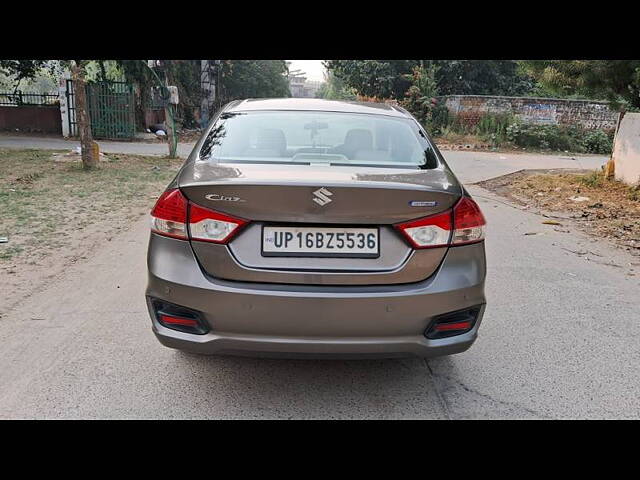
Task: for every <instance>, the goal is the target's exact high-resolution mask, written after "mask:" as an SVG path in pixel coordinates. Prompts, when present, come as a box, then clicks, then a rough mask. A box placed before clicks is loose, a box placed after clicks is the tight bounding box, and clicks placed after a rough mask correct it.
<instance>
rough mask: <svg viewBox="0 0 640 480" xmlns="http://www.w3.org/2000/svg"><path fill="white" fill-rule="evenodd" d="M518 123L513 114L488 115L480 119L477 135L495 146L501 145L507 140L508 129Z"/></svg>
mask: <svg viewBox="0 0 640 480" xmlns="http://www.w3.org/2000/svg"><path fill="white" fill-rule="evenodd" d="M514 123H516V118H515V115H513V114H512V113H487V114H485V115H483V116H482V117H481V118H480V121H479V122H478V124H477V125H476V127H475V133H476V134H477V135H479V136H481V137H483V138H485V139H487V140H489V141H490V142H491V143H492V144H493V145H500V144H501V143H504V142H505V141H506V140H507V128H509V126H510V125H513V124H514Z"/></svg>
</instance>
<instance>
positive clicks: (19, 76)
mask: <svg viewBox="0 0 640 480" xmlns="http://www.w3.org/2000/svg"><path fill="white" fill-rule="evenodd" d="M46 64H47V61H46V60H0V73H3V74H4V75H9V76H13V77H15V82H16V83H15V86H14V90H13V91H14V93H15V92H16V91H17V90H18V88H19V87H20V82H22V80H25V79H33V78H35V76H36V75H37V74H38V73H39V72H40V71H41V70H42V69H43V68H44V67H45V66H46Z"/></svg>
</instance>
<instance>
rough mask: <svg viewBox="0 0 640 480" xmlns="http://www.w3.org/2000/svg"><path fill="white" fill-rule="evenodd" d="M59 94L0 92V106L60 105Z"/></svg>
mask: <svg viewBox="0 0 640 480" xmlns="http://www.w3.org/2000/svg"><path fill="white" fill-rule="evenodd" d="M58 104H59V99H58V94H57V93H22V92H21V91H20V90H18V91H16V92H0V105H12V106H16V107H19V106H21V105H58Z"/></svg>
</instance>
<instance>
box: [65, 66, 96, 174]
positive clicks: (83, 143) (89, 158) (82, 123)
mask: <svg viewBox="0 0 640 480" xmlns="http://www.w3.org/2000/svg"><path fill="white" fill-rule="evenodd" d="M71 78H72V79H73V88H74V91H75V103H76V105H75V107H76V125H77V127H78V133H79V135H80V149H81V151H82V167H83V168H84V169H87V170H89V169H92V168H95V167H97V166H98V156H97V155H96V152H97V149H94V148H93V143H94V142H93V136H92V135H91V121H90V119H89V112H88V111H87V93H86V90H85V85H86V83H85V80H84V70H83V67H82V65H80V64H79V61H78V60H76V61H74V62H73V65H72V67H71Z"/></svg>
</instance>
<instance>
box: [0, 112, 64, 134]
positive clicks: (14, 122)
mask: <svg viewBox="0 0 640 480" xmlns="http://www.w3.org/2000/svg"><path fill="white" fill-rule="evenodd" d="M16 129H19V130H20V131H22V132H39V133H56V134H58V135H60V134H61V133H62V119H61V117H60V107H59V106H58V105H55V106H37V107H36V106H19V107H18V106H0V130H9V131H15V130H16Z"/></svg>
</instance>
